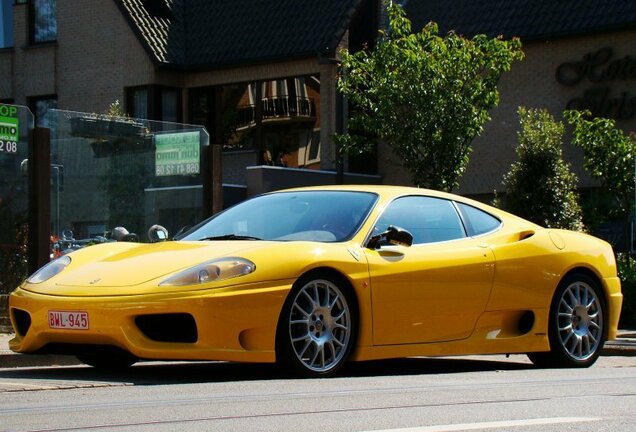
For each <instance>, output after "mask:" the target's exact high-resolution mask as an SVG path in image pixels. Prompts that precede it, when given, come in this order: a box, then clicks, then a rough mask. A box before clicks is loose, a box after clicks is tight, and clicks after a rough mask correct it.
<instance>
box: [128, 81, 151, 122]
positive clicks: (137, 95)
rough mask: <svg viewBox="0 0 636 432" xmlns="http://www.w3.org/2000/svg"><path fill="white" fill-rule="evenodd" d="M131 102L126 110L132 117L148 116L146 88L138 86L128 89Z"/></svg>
mask: <svg viewBox="0 0 636 432" xmlns="http://www.w3.org/2000/svg"><path fill="white" fill-rule="evenodd" d="M130 100H131V104H130V105H129V107H128V112H129V113H130V115H131V116H132V117H134V118H142V119H147V118H148V89H147V88H138V89H132V90H131V91H130Z"/></svg>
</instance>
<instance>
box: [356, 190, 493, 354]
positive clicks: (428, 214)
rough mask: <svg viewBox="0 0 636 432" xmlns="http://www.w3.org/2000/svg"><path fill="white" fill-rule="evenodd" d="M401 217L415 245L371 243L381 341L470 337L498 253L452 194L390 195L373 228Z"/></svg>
mask: <svg viewBox="0 0 636 432" xmlns="http://www.w3.org/2000/svg"><path fill="white" fill-rule="evenodd" d="M389 225H394V226H398V227H400V228H403V229H406V230H408V231H409V232H410V233H411V234H412V235H413V245H412V246H410V247H406V246H381V247H380V248H379V249H376V250H371V249H366V256H367V260H368V263H369V274H370V281H371V296H372V305H373V341H374V344H375V345H391V344H408V343H424V342H437V341H450V340H458V339H464V338H466V337H468V336H469V335H470V334H471V332H472V331H473V328H474V327H475V323H476V321H477V319H478V318H479V316H480V314H481V313H482V312H483V311H484V309H485V307H486V304H487V302H488V297H489V295H490V291H491V287H492V280H493V274H494V257H493V254H492V252H491V250H490V249H489V248H488V245H487V244H485V243H484V241H483V240H482V239H479V238H470V237H467V235H466V229H465V228H464V225H463V223H462V220H461V218H460V216H459V214H458V212H457V208H456V206H455V204H454V203H453V202H452V201H449V200H446V199H441V198H435V197H428V196H407V197H401V198H398V199H396V200H394V201H393V202H392V203H390V204H389V205H388V206H387V208H386V210H385V211H384V213H383V214H382V215H381V216H380V218H379V219H378V221H377V223H376V225H375V228H374V232H375V233H379V232H383V231H385V230H386V228H387V226H389Z"/></svg>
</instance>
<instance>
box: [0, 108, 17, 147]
mask: <svg viewBox="0 0 636 432" xmlns="http://www.w3.org/2000/svg"><path fill="white" fill-rule="evenodd" d="M19 141H20V121H19V120H18V107H16V106H13V105H3V104H0V153H10V154H15V153H17V152H18V142H19Z"/></svg>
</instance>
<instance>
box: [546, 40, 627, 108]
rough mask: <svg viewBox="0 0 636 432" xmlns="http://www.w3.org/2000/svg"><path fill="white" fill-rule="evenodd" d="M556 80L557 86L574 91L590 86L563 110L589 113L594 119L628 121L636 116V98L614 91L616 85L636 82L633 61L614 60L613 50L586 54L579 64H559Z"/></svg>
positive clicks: (623, 92) (602, 49)
mask: <svg viewBox="0 0 636 432" xmlns="http://www.w3.org/2000/svg"><path fill="white" fill-rule="evenodd" d="M555 78H556V80H557V82H558V83H559V84H562V85H564V86H568V87H574V86H576V85H578V84H580V83H586V82H588V83H590V84H589V87H587V88H585V89H583V92H582V94H581V95H580V96H578V97H575V98H572V99H570V100H569V101H568V103H567V104H566V109H576V110H589V111H591V112H592V115H594V116H596V117H606V118H614V119H620V120H624V119H630V118H632V117H634V115H636V95H633V94H630V93H629V92H628V91H626V90H625V89H619V90H618V91H617V89H616V87H617V84H616V83H617V82H624V81H633V80H636V58H634V57H632V56H629V55H628V56H624V57H623V58H616V57H615V55H614V50H613V49H612V48H608V47H606V48H601V49H599V50H597V51H595V52H589V53H587V54H585V55H584V56H583V58H582V59H581V60H578V61H571V62H564V63H561V64H560V65H559V66H558V67H557V70H556V73H555Z"/></svg>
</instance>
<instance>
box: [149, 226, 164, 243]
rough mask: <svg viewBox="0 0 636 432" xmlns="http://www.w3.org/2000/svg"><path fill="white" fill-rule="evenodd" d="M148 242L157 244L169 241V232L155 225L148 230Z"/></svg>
mask: <svg viewBox="0 0 636 432" xmlns="http://www.w3.org/2000/svg"><path fill="white" fill-rule="evenodd" d="M148 240H150V243H157V242H162V241H166V240H168V230H167V229H165V228H164V227H162V226H161V225H153V226H151V227H150V229H149V230H148Z"/></svg>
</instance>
